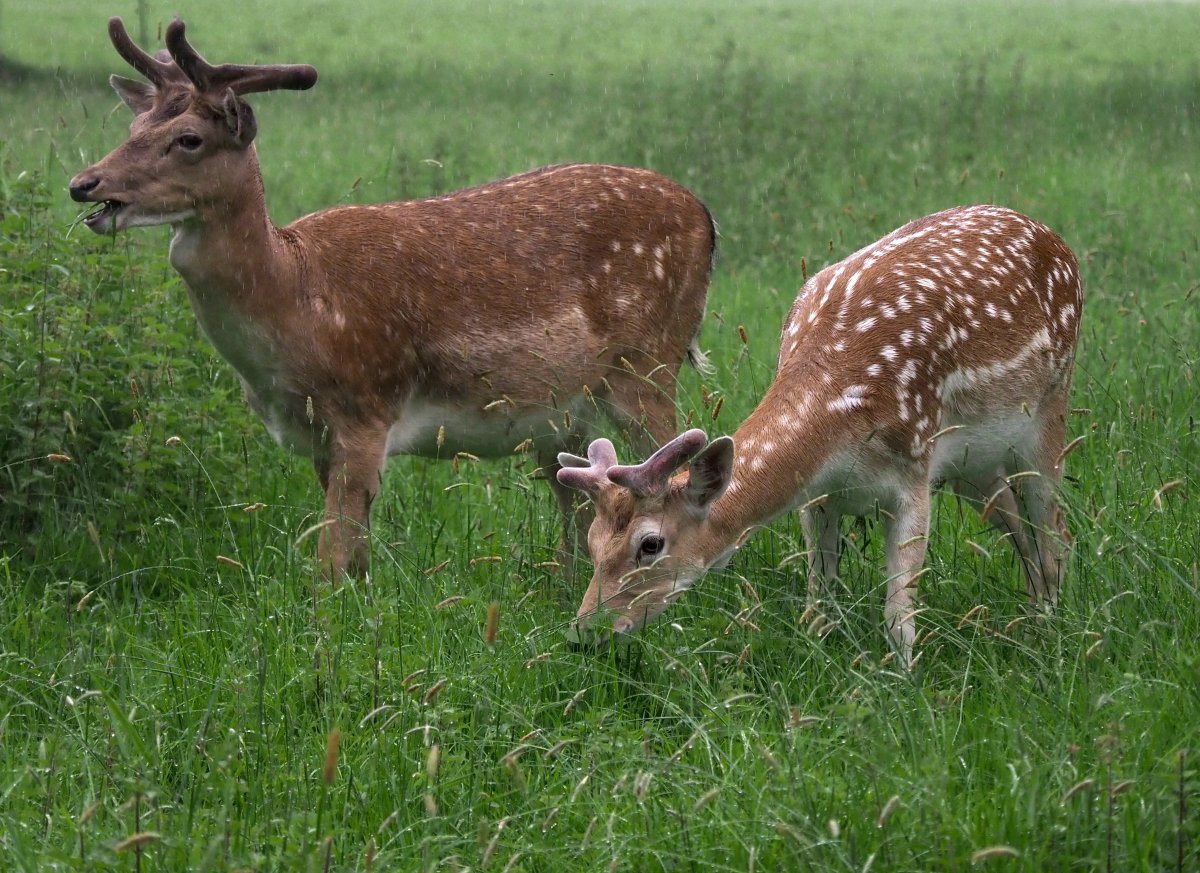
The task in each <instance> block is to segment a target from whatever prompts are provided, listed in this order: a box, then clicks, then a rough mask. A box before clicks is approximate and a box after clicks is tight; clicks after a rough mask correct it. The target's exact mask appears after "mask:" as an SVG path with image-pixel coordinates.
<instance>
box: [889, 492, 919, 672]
mask: <svg viewBox="0 0 1200 873" xmlns="http://www.w3.org/2000/svg"><path fill="white" fill-rule="evenodd" d="M885 518H886V526H887V572H888V580H887V600H886V601H885V603H884V606H883V619H884V624H885V625H886V626H887V631H888V635H889V637H890V638H891V641H892V647H893V648H894V649H895V650H896V654H897V656H898V657H899V658H900V663H902V664H903V665H904V666H905V667H909V666H911V665H912V650H913V643H914V642H915V641H916V636H917V623H916V618H915V615H914V613H915V608H914V604H915V602H916V596H917V580H918V579H919V578H920V576H921V568H922V567H923V566H924V564H925V549H926V545H927V544H928V540H929V487H928V485H926V484H924V483H922V485H921V487H919V488H914V489H913V490H912V491H910V492H909V493H907V494H905V495H904V496H903V497H902V498H901V499H900V501H899V502H898V503H897V504H896V506H895V508H894V510H893V512H892V513H891V515H890V516H885Z"/></svg>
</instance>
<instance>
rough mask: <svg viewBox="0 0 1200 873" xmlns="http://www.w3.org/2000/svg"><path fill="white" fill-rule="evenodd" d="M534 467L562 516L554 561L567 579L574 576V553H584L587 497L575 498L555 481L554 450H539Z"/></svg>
mask: <svg viewBox="0 0 1200 873" xmlns="http://www.w3.org/2000/svg"><path fill="white" fill-rule="evenodd" d="M581 446H582V441H580V445H574V444H572V445H568V446H565V447H563V451H568V452H573V453H575V454H579V453H580V452H581V451H582V449H581ZM538 466H539V467H541V469H542V473H543V474H544V475H545V476H546V482H547V483H548V484H549V485H550V491H551V493H553V494H554V500H555V502H556V503H557V504H558V511H559V514H560V515H561V516H562V524H563V530H562V537H561V538H560V539H559V541H558V562H559V564H561V565H562V568H563V575H564V576H566V577H567V578H568V579H570V578H571V577H572V576H573V575H574V570H575V555H576V554H586V553H587V531H588V527H590V526H591V523H592V515H593V508H592V502H591V501H590V500H579V499H578V495H577V493H576V492H575V491H574V490H572V489H570V488H568V487H567V486H566V485H563V484H562V483H561V482H559V481H558V471H559V470H561V469H562V467H561V466H560V465H559V463H558V459H557V457H556V456H555V453H554V452H550V451H539V452H538Z"/></svg>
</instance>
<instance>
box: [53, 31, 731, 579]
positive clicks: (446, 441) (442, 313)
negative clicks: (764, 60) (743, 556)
mask: <svg viewBox="0 0 1200 873" xmlns="http://www.w3.org/2000/svg"><path fill="white" fill-rule="evenodd" d="M108 31H109V35H110V37H111V38H112V42H113V45H114V46H115V47H116V49H117V52H118V53H119V54H120V55H121V57H122V58H124V59H125V60H126V61H127V62H128V63H129V64H130V65H131V66H132V67H133V68H134V69H136V70H137V71H138V72H139V73H141V74H142V75H143V76H145V78H146V79H148V80H149V84H146V83H144V82H139V81H135V80H132V79H127V78H123V77H120V76H113V77H112V79H111V82H112V86H113V88H114V89H115V90H116V92H117V94H118V95H120V97H121V99H122V100H123V101H124V102H125V103H126V104H128V106H129V107H130V108H131V109H132V110H133V111H134V113H135V116H136V117H135V118H134V120H133V124H132V127H131V130H130V135H129V139H128V141H127V142H126V143H125V144H124V145H122V146H120V147H118V148H117V149H116V150H115V151H113V152H112V153H110V154H109V155H108V156H107V157H105V158H104V159H103V160H101V161H100V162H99V163H97V164H95V165H94V166H92V167H89V168H88V169H86V170H84V171H83V172H82V173H80V174H79V175H77V176H76V177H75V178H74V179H72V180H71V186H70V191H71V196H72V197H73V198H74V199H75V200H77V201H81V202H93V203H98V204H100V208H99V209H97V210H96V211H94V212H93V213H91V214H90V215H88V216H87V217H86V218H84V223H85V224H86V225H87V226H88V227H89V228H90V229H91V230H93V231H95V232H96V233H114V232H116V231H118V230H124V229H125V228H130V227H141V226H148V225H162V224H169V225H171V227H172V228H173V231H174V235H173V237H172V239H171V249H170V259H171V264H172V265H173V266H174V267H175V269H176V270H178V271H179V273H180V274H181V275H182V276H183V279H184V281H185V283H186V285H187V289H188V295H189V297H190V298H191V302H192V307H193V308H194V310H195V313H196V317H197V319H198V320H199V323H200V326H201V327H202V328H203V330H204V332H205V333H206V334H207V335H208V337H209V339H210V340H211V341H212V343H213V345H214V346H215V347H216V349H217V351H218V352H220V353H221V355H222V356H223V357H224V358H225V359H226V360H227V361H229V363H230V364H232V365H233V367H234V369H235V370H237V372H238V375H239V376H240V377H241V379H242V382H243V384H244V386H245V390H246V396H247V398H248V400H249V402H250V404H251V406H252V407H253V408H254V409H255V411H256V412H257V413H258V414H259V416H260V417H261V418H262V419H263V421H264V423H265V424H266V426H267V428H268V429H269V430H270V432H271V434H272V435H273V436H274V437H275V438H276V440H278V441H279V442H280V443H281V444H284V445H287V446H290V447H292V448H294V449H295V450H296V451H298V452H300V453H302V454H306V455H309V456H311V457H312V458H313V462H314V465H315V467H316V471H317V475H318V477H319V478H320V481H321V487H322V488H323V489H324V490H325V510H326V517H327V523H326V526H325V528H324V529H323V530H322V536H321V539H320V546H319V554H320V557H321V561H322V563H323V564H324V565H325V566H327V567H328V568H330V569H332V570H335V571H339V570H345V571H349V572H351V573H356V574H357V573H361V572H364V571H365V570H366V568H367V562H368V541H367V527H368V520H369V510H370V505H371V501H372V499H373V498H374V497H375V494H376V492H377V491H378V488H379V481H380V476H381V475H382V471H383V467H384V464H385V462H386V459H387V457H388V456H389V455H393V454H415V455H425V456H429V457H434V456H441V457H447V456H452V455H455V454H456V453H459V452H469V453H472V454H473V455H476V456H480V455H482V456H493V457H494V456H500V455H504V454H508V453H510V452H513V451H514V450H515V449H519V450H533V451H535V452H536V453H537V457H538V459H539V462H540V463H541V464H542V466H543V467H544V468H545V469H546V470H547V472H548V473H550V476H549V480H550V484H551V487H552V489H553V490H554V492H555V496H556V498H557V500H558V504H559V507H560V508H561V509H562V511H563V513H564V517H565V518H566V519H567V521H568V523H569V516H570V511H571V505H572V504H571V494H570V492H569V491H568V490H567V489H566V488H564V487H562V486H560V485H559V483H558V481H557V479H555V478H554V476H553V473H554V472H555V471H556V470H557V468H558V467H557V463H556V462H555V455H556V453H557V452H558V450H560V449H570V448H575V449H577V450H578V449H579V448H580V447H582V446H583V445H584V444H585V442H586V427H587V424H588V422H589V421H590V420H591V419H593V418H594V415H593V413H594V412H595V411H596V410H598V409H599V410H603V411H604V412H606V413H608V415H609V416H610V417H612V418H614V419H615V420H616V421H617V422H619V424H620V425H621V426H624V427H628V428H630V429H631V432H632V436H633V437H634V438H635V439H637V440H639V441H640V442H642V443H644V444H646V445H650V443H651V441H653V442H654V443H661V442H664V441H666V440H667V439H669V438H670V437H671V436H673V435H674V433H675V401H674V398H675V380H676V377H677V375H678V372H679V368H680V366H681V364H682V361H683V359H684V358H685V357H687V358H688V359H689V360H690V361H691V362H692V363H693V364H695V365H697V366H701V365H702V364H703V360H704V359H703V356H702V355H701V353H700V351H699V349H698V347H697V345H696V338H697V333H698V332H699V329H700V324H701V321H702V319H703V315H704V307H705V298H706V296H707V288H708V279H709V273H710V270H711V265H712V258H713V254H714V251H715V245H716V229H715V227H714V225H713V222H712V219H711V217H710V216H709V214H708V212H707V210H706V209H705V208H704V206H703V204H701V203H700V201H699V200H697V199H696V197H695V196H694V195H692V194H691V193H690V192H689V191H687V190H686V189H684V188H682V187H681V186H680V185H678V184H676V183H674V182H672V181H671V180H669V179H667V178H665V177H663V176H661V175H658V174H657V173H653V172H650V171H648V170H639V169H629V168H623V167H612V166H598V165H588V164H569V165H562V166H555V167H546V168H544V169H539V170H534V171H531V172H528V173H524V174H522V175H519V176H514V177H512V178H510V179H505V180H502V181H498V182H493V183H490V184H486V185H482V186H480V187H477V188H470V189H468V190H465V191H459V192H457V193H454V194H449V195H447V196H444V197H434V198H432V199H428V200H416V201H406V202H398V203H385V204H379V205H374V206H341V207H335V208H332V209H326V210H322V211H320V212H314V213H312V214H311V215H307V216H304V217H303V218H300V219H298V220H297V221H295V222H293V223H292V224H290V225H288V226H287V227H282V228H281V227H276V226H274V225H273V224H272V223H271V221H270V219H269V217H268V215H267V210H266V206H265V199H264V193H263V184H262V176H261V173H260V171H259V163H258V157H257V155H256V153H255V147H254V144H253V140H254V136H255V133H256V132H257V125H256V123H255V119H254V113H253V112H252V111H251V109H250V106H249V105H248V104H247V103H246V102H245V100H243V99H242V98H243V95H245V94H250V93H254V92H261V91H271V90H275V89H294V90H299V89H306V88H310V87H312V86H313V84H315V83H316V80H317V71H316V70H315V69H313V68H312V67H310V66H306V65H286V66H242V65H233V64H223V65H220V66H213V65H211V64H209V63H208V62H207V61H205V60H204V59H203V58H202V57H201V56H200V55H199V54H197V53H196V51H195V49H193V48H192V47H191V45H189V44H188V41H187V40H186V39H185V37H184V24H183V22H182V21H180V20H178V19H176V20H175V21H174V22H172V23H171V25H170V26H168V28H167V32H166V43H167V50H166V51H165V52H159V53H158V55H156V56H153V57H152V56H151V55H149V54H147V53H146V52H145V51H143V50H142V49H141V48H139V47H138V46H137V45H135V44H134V42H133V41H132V40H131V39H130V38H129V36H128V34H127V33H126V31H125V28H124V26H123V25H122V23H121V20H120V19H119V18H113V19H111V20H110V21H109V25H108Z"/></svg>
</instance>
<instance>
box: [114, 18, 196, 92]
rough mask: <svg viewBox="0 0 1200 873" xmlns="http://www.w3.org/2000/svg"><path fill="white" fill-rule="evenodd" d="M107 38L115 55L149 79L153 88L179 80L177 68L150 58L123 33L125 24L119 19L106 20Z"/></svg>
mask: <svg viewBox="0 0 1200 873" xmlns="http://www.w3.org/2000/svg"><path fill="white" fill-rule="evenodd" d="M108 38H109V39H111V40H112V44H113V47H114V48H116V50H117V54H119V55H120V56H121V57H123V58H124V59H125V62H126V63H127V64H129V66H131V67H133V68H134V69H135V70H137V71H138V72H139V73H141V74H142V75H143V76H145V77H146V78H147V79H149V80H150V82H151V84H153V85H154V86H155V87H162V85H164V84H165V83H167V82H170V81H179V80H180V79H181V76H180V71H179V68H178V67H176V66H175V65H174V64H172V63H168V62H167V61H160V60H158V58H155V57H152V56H151V55H149V54H147V53H146V51H145V50H143V49H142V48H141V47H139V46H138V44H137V43H135V42H134V41H133V40H132V39H131V38H130V36H129V34H128V33H127V32H126V31H125V23H124V22H123V21H121V19H120V18H118V17H115V16H114V17H113V18H110V19H108Z"/></svg>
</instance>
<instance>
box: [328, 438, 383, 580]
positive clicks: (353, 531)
mask: <svg viewBox="0 0 1200 873" xmlns="http://www.w3.org/2000/svg"><path fill="white" fill-rule="evenodd" d="M386 453H387V429H386V428H384V429H382V430H374V429H372V430H369V431H367V430H363V431H355V432H349V433H346V432H343V433H339V434H338V435H337V436H336V437H335V439H333V440H332V445H331V446H330V448H329V450H328V452H327V453H325V454H323V455H322V456H320V457H318V459H317V460H316V461H315V462H314V465H315V466H316V470H317V477H318V478H319V479H320V481H321V487H322V488H324V489H325V521H326V524H325V527H324V528H323V529H322V531H321V537H320V540H319V543H318V547H317V554H318V556H319V559H320V563H321V566H322V568H323V570H324V571H325V572H326V573H330V574H332V575H333V576H334V578H337V577H338V576H340V574H342V573H345V574H347V575H349V576H354V577H362V576H364V575H366V572H367V569H368V568H369V566H370V526H371V518H370V512H371V502H372V501H373V500H374V499H375V495H376V494H377V493H378V492H379V480H380V477H381V475H382V473H383V465H384V462H385V460H386Z"/></svg>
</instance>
